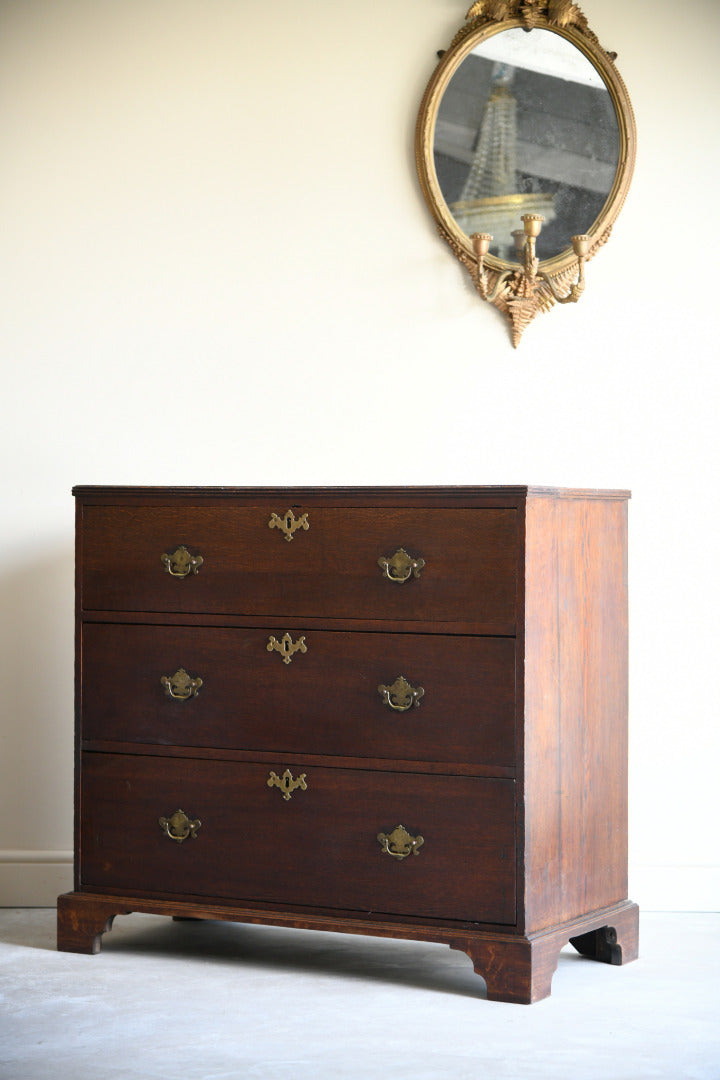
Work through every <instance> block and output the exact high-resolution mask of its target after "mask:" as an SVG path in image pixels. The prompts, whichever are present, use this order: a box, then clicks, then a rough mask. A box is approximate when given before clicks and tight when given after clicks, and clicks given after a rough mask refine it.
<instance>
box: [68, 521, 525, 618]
mask: <svg viewBox="0 0 720 1080" xmlns="http://www.w3.org/2000/svg"><path fill="white" fill-rule="evenodd" d="M276 509H277V513H278V515H280V514H284V512H285V510H286V507H277V508H276ZM271 512H274V511H271V510H270V509H269V508H268V507H267V506H254V507H253V506H241V507H226V506H223V507H219V508H215V507H167V506H158V507H142V508H139V507H117V506H112V507H104V506H90V507H85V509H84V511H83V526H82V530H83V535H82V566H83V588H82V603H83V607H84V609H85V610H87V611H89V610H119V611H163V612H200V613H202V612H213V613H219V614H235V615H271V616H282V615H285V616H299V617H304V618H318V617H328V618H341V619H392V620H413V621H428V620H430V621H435V620H437V621H450V622H452V621H458V620H459V621H469V622H472V623H474V624H477V625H478V626H479V627H480V632H494V633H498V634H511V633H514V629H515V602H516V596H515V593H516V580H517V565H518V550H517V548H518V540H517V531H516V520H517V515H516V511H515V510H492V509H487V510H486V509H478V510H423V509H419V510H415V509H402V510H397V509H391V510H387V509H377V510H373V509H348V508H322V507H320V508H311V509H310V510H309V511H307V515H308V516H307V521H306V524H307V525H308V528H307V530H305V529H304V528H298V529H297V530H296V531H295V532H294V533H293V534H292V539H291V540H289V541H287V540H286V538H285V536H284V534H283V531H282V529H280V528H269V522H270V520H271ZM303 512H304V511H303V509H302V507H297V508H296V512H295V520H296V521H298V520H302V515H303ZM182 549H184V550H185V552H187V555H184V552H183V550H182ZM401 551H404V552H406V553H407V555H408V557H409V558H411V559H412V560H413V561H414V562H413V565H410V564H409V563H406V562H404V561H403V557H402V556H401V555H400V556H398V560H397V561H396V562H395V561H393V560H394V559H395V556H396V555H397V553H398V552H401ZM177 552H180V555H179V556H177V558H174V556H176V553H177ZM163 556H167V559H166V562H165V564H164V563H163V559H162V557H163ZM183 557H184V559H185V561H184V563H183V561H182V560H183ZM198 557H199V558H200V559H202V562H198ZM190 558H192V559H194V560H195V561H194V562H193V563H190V562H189V561H188V560H189V559H190ZM381 559H387V560H390V564H389V565H388V567H387V568H386V569H385V568H382V567H381V566H380V565H379V563H378V560H381ZM421 564H424V565H421ZM166 565H168V566H169V567H170V571H168V570H167V569H166ZM178 574H183V575H184V576H177V575H178ZM388 574H389V575H390V577H388V576H387V575H388ZM405 577H407V580H404V581H400V580H398V579H401V578H405Z"/></svg>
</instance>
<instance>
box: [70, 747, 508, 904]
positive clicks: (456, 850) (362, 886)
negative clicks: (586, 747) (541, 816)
mask: <svg viewBox="0 0 720 1080" xmlns="http://www.w3.org/2000/svg"><path fill="white" fill-rule="evenodd" d="M271 772H274V773H275V775H276V776H277V778H278V781H279V782H280V783H282V777H283V774H284V773H285V765H284V763H283V762H282V761H281V760H280V761H278V763H277V765H276V766H275V768H274V769H271V767H268V766H266V765H261V764H254V763H237V762H228V761H204V760H187V759H177V758H163V757H150V756H148V757H144V756H134V755H114V754H100V753H88V754H85V755H84V756H83V763H82V780H81V785H82V793H81V807H82V825H81V852H80V878H81V884H82V886H89V887H98V888H106V889H108V890H113V889H119V890H124V891H126V892H139V893H144V892H151V893H164V894H175V895H179V894H182V895H183V896H188V897H191V896H208V897H218V898H228V899H234V900H253V901H264V902H267V903H280V904H288V905H290V904H292V905H298V904H299V905H308V906H313V907H322V908H343V909H351V910H358V911H363V912H378V913H383V912H385V913H388V914H400V915H417V916H426V917H433V918H443V919H459V920H462V921H474V922H487V923H502V924H512V923H514V922H515V840H514V818H515V790H514V789H515V783H514V781H513V780H506V779H487V778H477V777H464V776H463V777H452V776H427V775H416V774H408V773H401V774H396V773H390V772H380V771H371V770H361V769H356V770H353V769H332V768H314V767H313V768H308V769H306V770H304V772H303V771H302V769H300V768H296V767H293V769H292V773H293V779H294V780H298V779H299V778H300V776H301V775H302V776H304V780H303V785H304V787H303V786H298V787H296V788H295V789H294V790H290V781H289V778H288V781H287V782H286V785H285V786H284V787H283V786H280V787H279V786H276V785H273V786H268V779H269V778H270V774H271ZM179 810H182V811H183V812H184V814H185V815H186V818H187V819H188V820H189V821H190V822H191V823H193V828H192V829H190V826H189V825H186V824H185V822H184V821H183V820H182V819H180V818H179V817H178V818H176V819H174V820H173V815H174V814H175V813H176V811H179ZM161 819H164V822H163V823H161ZM398 826H403V827H404V829H405V830H406V832H405V833H402V832H401V831H399V830H398V831H396V830H397V829H398ZM187 830H190V833H189V835H187V837H186V838H185V839H174V838H173V834H175V835H177V836H182V834H183V833H184V832H185V831H187ZM192 832H194V833H195V835H194V836H193V835H192ZM408 837H412V838H413V839H415V841H416V844H415V847H414V850H413V848H412V847H409V848H408V854H407V855H404V845H409V844H410V843H411V841H410V839H408ZM420 837H422V842H421V841H420V839H419V838H420ZM385 848H387V849H388V850H385ZM401 856H403V857H401Z"/></svg>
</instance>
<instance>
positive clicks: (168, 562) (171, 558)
mask: <svg viewBox="0 0 720 1080" xmlns="http://www.w3.org/2000/svg"><path fill="white" fill-rule="evenodd" d="M160 562H161V563H162V564H163V568H164V569H165V570H166V571H167V573H168V574H171V575H172V577H180V578H183V577H187V576H188V574H197V572H198V570H199V569H200V567H201V566H202V564H203V557H202V555H191V554H190V552H189V551H188V549H187V548H186V547H185V545H184V544H181V545H180V547H179V548H175V550H174V551H173V553H172V554H171V555H166V554H163V555H161V556H160Z"/></svg>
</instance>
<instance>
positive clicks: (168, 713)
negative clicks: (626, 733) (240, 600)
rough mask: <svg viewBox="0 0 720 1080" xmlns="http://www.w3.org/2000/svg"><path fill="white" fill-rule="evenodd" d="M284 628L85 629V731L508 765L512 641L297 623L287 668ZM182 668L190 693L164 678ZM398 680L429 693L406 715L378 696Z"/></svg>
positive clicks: (101, 736) (89, 735)
mask: <svg viewBox="0 0 720 1080" xmlns="http://www.w3.org/2000/svg"><path fill="white" fill-rule="evenodd" d="M283 630H284V625H283V624H280V625H279V626H276V625H272V626H269V627H265V628H259V627H258V628H250V629H241V628H232V629H220V628H217V627H213V628H206V627H186V626H176V627H164V626H141V625H140V626H139V625H115V624H109V625H108V624H102V625H99V624H92V623H90V624H86V625H85V628H84V633H83V657H84V665H83V672H84V675H83V698H84V709H85V722H84V726H83V736H84V738H85V739H91V740H95V741H98V740H111V741H127V742H140V743H158V744H168V745H180V746H197V747H228V748H238V749H255V750H276V751H284V752H292V753H305V754H324V755H334V756H356V757H368V756H371V757H387V758H391V759H398V758H400V759H408V758H409V759H412V760H418V761H419V760H423V759H426V760H428V761H449V762H453V761H455V762H463V761H465V762H467V761H473V762H478V763H492V764H496V765H505V766H509V767H512V766H513V765H514V757H515V641H514V639H513V638H483V637H466V636H455V637H449V636H438V635H434V634H433V635H431V634H369V633H361V632H346V633H338V632H334V633H324V632H322V631H309V632H307V633H305V634H301V633H300V631H299V630H293V635H292V636H293V639H294V640H295V641H298V640H299V639H300V637H303V638H304V641H305V643H306V649H307V652H305V653H299V652H298V653H296V654H295V656H294V657H293V658H291V660H290V663H288V664H286V663H285V662H284V660H283V658H282V656H281V655H280V654H279V653H278V652H276V651H273V652H269V651H268V648H267V644H268V640H269V637H270V636H271V635H272V636H275V638H276V640H277V639H280V638H281V637H282V636H283ZM180 668H182V669H183V670H186V671H187V672H188V673H189V674H191V675H192V676H193V677H198V676H199V677H200V678H201V679H202V686H201V687H200V688H199V689H198V690H197V691H196V695H192V696H190V697H189V698H188V699H187V700H176V699H173V698H172V697H170V696H168V694H167V693H166V691H165V690H164V688H163V686H162V685H161V678H162V676H166V677H167V676H172V675H173V674H174V673H175V672H176V671H177V670H178V669H180ZM463 673H465V676H466V677H464V678H463V677H460V678H459V677H458V675H461V676H462V674H463ZM398 676H404V677H405V678H406V680H407V681H409V682H410V684H411V685H412V686H413V687H414V688H415V689H418V690H422V691H424V693H423V695H422V697H420V698H419V699H418V704H417V705H410V707H409V708H407V709H406V711H398V710H397V708H396V709H393V708H392V707H391V706H390V705H388V704H386V703H385V697H384V695H383V694H381V693H380V691H379V687H380V686H385V687H387V686H391V685H392V684H393V683H394V682H395V680H396V679H397V678H398ZM396 704H397V702H396Z"/></svg>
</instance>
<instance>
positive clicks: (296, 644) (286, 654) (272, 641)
mask: <svg viewBox="0 0 720 1080" xmlns="http://www.w3.org/2000/svg"><path fill="white" fill-rule="evenodd" d="M266 648H267V651H268V652H279V653H280V655H281V656H282V658H283V664H290V663H292V658H293V656H294V655H295V653H296V652H301V653H306V652H307V645H306V644H305V638H304V637H301V638H298V639H297V641H293V639H292V638H291V637H290V635H289V634H283V636H282V637H281V638H280V640H279V641H278V639H277V638H276V637H274V636H273V635H272V634H271V635H270V637H269V638H268V643H267V645H266Z"/></svg>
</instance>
